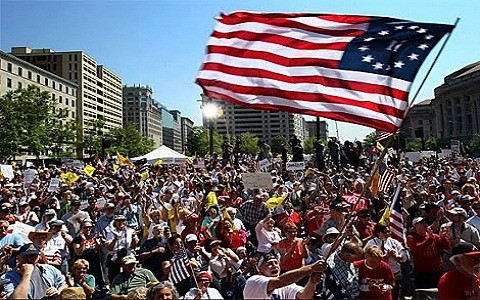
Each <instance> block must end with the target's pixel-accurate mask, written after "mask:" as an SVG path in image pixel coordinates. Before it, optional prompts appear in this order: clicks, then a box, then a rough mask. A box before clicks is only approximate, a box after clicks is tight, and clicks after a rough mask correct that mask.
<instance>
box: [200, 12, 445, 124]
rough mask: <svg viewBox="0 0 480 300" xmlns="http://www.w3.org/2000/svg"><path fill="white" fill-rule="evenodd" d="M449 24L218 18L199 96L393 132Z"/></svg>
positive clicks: (243, 15)
mask: <svg viewBox="0 0 480 300" xmlns="http://www.w3.org/2000/svg"><path fill="white" fill-rule="evenodd" d="M453 27H454V26H453V25H445V24H432V23H419V22H412V21H407V20H400V19H392V18H384V17H369V16H355V15H331V14H299V13H298V14H295V13H291V14H287V13H254V12H235V13H232V14H228V15H225V14H221V15H220V16H219V17H218V23H217V25H216V27H215V29H214V32H213V33H212V35H211V37H210V39H209V41H208V43H207V53H206V57H205V61H204V64H203V66H202V68H201V70H200V73H199V75H198V77H197V80H196V82H197V83H198V84H199V85H200V86H201V87H202V88H203V91H204V93H205V95H206V96H208V97H211V98H215V99H220V100H223V101H229V102H232V103H234V104H238V105H242V106H247V107H251V108H258V109H268V110H283V111H290V112H295V113H301V114H308V115H315V116H319V117H326V118H330V119H334V120H339V121H345V122H350V123H356V124H361V125H365V126H368V127H373V128H377V129H380V130H383V131H388V132H395V131H396V130H397V128H398V127H399V126H400V125H401V123H402V120H403V118H404V115H405V111H406V109H407V107H408V94H409V91H410V88H411V85H412V81H413V79H414V78H415V75H416V74H417V71H418V70H419V68H420V66H421V65H422V63H423V61H424V60H425V58H426V57H427V54H428V53H429V52H430V50H431V49H432V48H433V47H434V46H435V45H436V44H437V42H439V40H440V39H441V38H442V37H443V36H444V35H445V34H446V33H448V32H450V31H451V30H452V29H453Z"/></svg>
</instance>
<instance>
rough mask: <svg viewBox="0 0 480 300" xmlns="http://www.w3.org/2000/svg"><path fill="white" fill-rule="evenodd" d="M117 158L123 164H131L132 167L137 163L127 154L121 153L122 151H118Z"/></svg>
mask: <svg viewBox="0 0 480 300" xmlns="http://www.w3.org/2000/svg"><path fill="white" fill-rule="evenodd" d="M117 158H118V163H119V164H120V165H121V166H129V167H131V168H135V165H134V164H133V163H132V162H131V161H130V160H129V159H128V158H126V157H125V156H123V155H121V154H120V153H118V152H117Z"/></svg>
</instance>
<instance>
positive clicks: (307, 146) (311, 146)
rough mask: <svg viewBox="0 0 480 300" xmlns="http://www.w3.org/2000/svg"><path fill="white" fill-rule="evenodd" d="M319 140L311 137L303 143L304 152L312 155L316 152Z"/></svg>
mask: <svg viewBox="0 0 480 300" xmlns="http://www.w3.org/2000/svg"><path fill="white" fill-rule="evenodd" d="M316 140H317V138H316V137H315V136H309V137H308V138H307V139H306V140H305V141H304V142H303V152H304V153H305V154H312V153H314V152H315V141H316Z"/></svg>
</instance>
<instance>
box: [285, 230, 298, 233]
mask: <svg viewBox="0 0 480 300" xmlns="http://www.w3.org/2000/svg"><path fill="white" fill-rule="evenodd" d="M287 233H297V231H296V230H290V231H287Z"/></svg>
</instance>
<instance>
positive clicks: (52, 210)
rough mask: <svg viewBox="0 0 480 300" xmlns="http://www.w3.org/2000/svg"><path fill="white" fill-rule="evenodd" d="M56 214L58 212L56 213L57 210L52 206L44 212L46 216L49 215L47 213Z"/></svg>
mask: <svg viewBox="0 0 480 300" xmlns="http://www.w3.org/2000/svg"><path fill="white" fill-rule="evenodd" d="M56 214H57V213H56V212H55V210H54V209H52V208H49V209H47V210H45V213H44V215H45V216H47V215H56Z"/></svg>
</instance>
